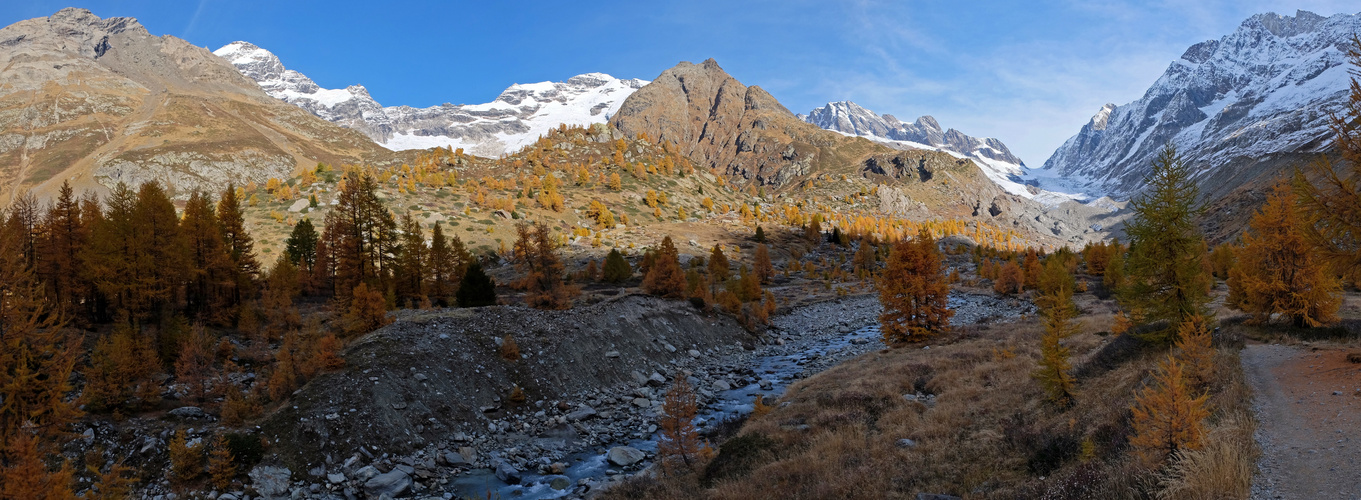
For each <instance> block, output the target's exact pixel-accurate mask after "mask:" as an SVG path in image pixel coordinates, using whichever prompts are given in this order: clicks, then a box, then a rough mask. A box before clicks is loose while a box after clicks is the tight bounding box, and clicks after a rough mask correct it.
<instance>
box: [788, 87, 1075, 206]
mask: <svg viewBox="0 0 1361 500" xmlns="http://www.w3.org/2000/svg"><path fill="white" fill-rule="evenodd" d="M798 116H799V118H801V119H803V121H806V122H808V123H811V124H813V125H817V126H818V127H821V128H823V129H826V130H831V131H833V132H838V133H841V134H845V135H849V136H860V137H864V138H866V139H870V140H872V141H875V142H878V143H881V144H884V145H886V146H889V147H892V148H895V149H929V150H934V151H941V152H944V153H948V154H950V155H951V156H954V157H956V158H967V159H969V160H973V162H974V164H976V165H978V167H979V169H980V170H982V171H983V174H984V175H986V176H987V177H988V179H989V180H992V181H993V183H995V184H997V186H998V187H1001V188H1002V189H1003V190H1004V191H1006V192H1008V193H1011V194H1014V195H1017V196H1021V197H1025V198H1030V199H1033V200H1035V201H1038V202H1040V203H1042V204H1044V205H1046V206H1055V205H1058V204H1059V203H1062V202H1064V201H1068V200H1076V201H1083V200H1086V199H1088V198H1089V196H1087V195H1085V194H1082V193H1081V192H1080V191H1074V190H1072V189H1070V187H1069V186H1067V185H1066V184H1064V183H1063V182H1062V181H1061V180H1059V179H1054V178H1052V177H1051V176H1046V175H1042V174H1044V172H1036V171H1034V170H1031V169H1030V168H1028V167H1026V165H1025V162H1023V161H1021V159H1020V158H1017V157H1016V155H1013V154H1011V150H1009V149H1007V146H1006V145H1005V144H1002V141H999V140H997V139H994V138H991V137H985V138H982V139H979V138H975V137H972V136H969V135H967V134H965V133H963V132H960V131H958V130H955V129H953V128H952V129H949V130H942V129H941V127H940V123H938V122H936V119H935V118H933V117H931V116H922V117H920V118H917V121H915V122H913V123H906V122H903V121H900V120H898V119H897V118H896V117H894V116H893V115H887V114H886V115H878V114H875V113H874V112H873V111H870V110H868V109H865V108H864V107H862V106H860V105H858V104H856V103H853V102H850V101H838V102H829V103H827V105H826V106H823V107H821V108H818V109H815V110H813V111H811V112H809V113H808V114H807V115H798ZM1035 174H1041V175H1038V176H1037V175H1035ZM1070 191H1071V192H1070Z"/></svg>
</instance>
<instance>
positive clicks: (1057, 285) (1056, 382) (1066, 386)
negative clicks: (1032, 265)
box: [1032, 259, 1078, 407]
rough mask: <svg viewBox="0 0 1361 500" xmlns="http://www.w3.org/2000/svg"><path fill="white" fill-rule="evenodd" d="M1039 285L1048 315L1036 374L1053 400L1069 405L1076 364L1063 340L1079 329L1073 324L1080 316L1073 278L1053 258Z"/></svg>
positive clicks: (1041, 312) (1062, 404)
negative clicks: (1072, 372) (1076, 317)
mask: <svg viewBox="0 0 1361 500" xmlns="http://www.w3.org/2000/svg"><path fill="white" fill-rule="evenodd" d="M1038 284H1039V288H1040V290H1041V291H1042V294H1043V295H1041V296H1040V297H1039V298H1038V299H1036V301H1035V302H1036V304H1038V305H1039V306H1040V307H1041V310H1040V314H1042V315H1043V316H1044V335H1043V336H1041V337H1040V367H1039V369H1037V370H1035V372H1034V373H1033V374H1032V376H1034V377H1035V379H1036V380H1037V381H1039V383H1040V386H1042V387H1044V390H1045V392H1046V393H1048V394H1049V399H1050V401H1053V402H1054V403H1055V404H1058V405H1059V406H1062V407H1067V406H1068V405H1070V404H1072V402H1073V397H1074V386H1075V385H1076V382H1075V381H1074V379H1073V375H1072V374H1070V373H1069V370H1071V369H1072V368H1073V365H1072V363H1071V362H1070V361H1069V359H1068V354H1069V353H1068V347H1066V346H1064V345H1063V344H1062V341H1063V339H1065V338H1068V337H1069V336H1071V335H1073V334H1074V333H1077V331H1078V330H1077V325H1075V324H1074V323H1073V318H1074V317H1075V316H1077V309H1076V307H1075V306H1074V305H1073V289H1074V286H1073V277H1072V275H1070V274H1068V271H1067V270H1066V269H1065V268H1064V266H1063V264H1062V263H1061V262H1059V261H1057V260H1054V259H1050V260H1048V261H1046V262H1045V264H1044V270H1043V271H1042V272H1041V275H1040V277H1039V279H1038Z"/></svg>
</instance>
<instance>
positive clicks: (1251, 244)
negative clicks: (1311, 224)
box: [1229, 184, 1342, 327]
mask: <svg viewBox="0 0 1361 500" xmlns="http://www.w3.org/2000/svg"><path fill="white" fill-rule="evenodd" d="M1305 228H1306V222H1305V220H1304V218H1303V217H1301V214H1300V211H1299V209H1298V206H1297V205H1296V202H1295V196H1294V195H1293V194H1292V193H1291V192H1290V189H1289V187H1288V186H1286V185H1285V184H1277V185H1276V186H1275V187H1274V188H1273V189H1272V191H1271V195H1270V196H1268V197H1267V202H1266V204H1265V205H1263V206H1262V208H1261V209H1260V210H1258V212H1257V215H1255V216H1253V218H1252V222H1251V223H1249V230H1248V231H1247V233H1245V234H1244V235H1243V248H1242V249H1241V250H1239V251H1238V252H1237V253H1238V263H1237V265H1236V266H1234V268H1233V270H1232V271H1231V272H1230V279H1229V288H1230V289H1231V290H1230V294H1229V295H1230V296H1231V297H1232V298H1233V302H1234V303H1235V305H1237V306H1238V307H1239V308H1241V309H1242V310H1243V311H1244V312H1247V313H1251V314H1254V315H1256V320H1257V321H1263V322H1264V321H1266V320H1267V319H1268V318H1270V316H1271V315H1272V314H1278V313H1279V314H1280V315H1282V316H1284V317H1287V318H1290V321H1291V323H1293V324H1294V325H1295V326H1297V327H1315V326H1319V325H1321V324H1324V323H1328V322H1331V321H1335V320H1336V319H1337V310H1338V308H1339V307H1340V306H1341V305H1342V286H1341V283H1340V282H1339V281H1338V279H1337V277H1336V276H1335V275H1334V274H1333V272H1332V271H1331V270H1330V269H1329V266H1328V265H1327V264H1326V263H1325V262H1324V260H1323V259H1322V258H1320V256H1319V255H1317V253H1316V252H1315V250H1314V248H1313V245H1311V244H1310V242H1309V241H1308V239H1307V237H1306V235H1305Z"/></svg>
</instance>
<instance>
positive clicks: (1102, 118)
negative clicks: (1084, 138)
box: [1088, 103, 1115, 130]
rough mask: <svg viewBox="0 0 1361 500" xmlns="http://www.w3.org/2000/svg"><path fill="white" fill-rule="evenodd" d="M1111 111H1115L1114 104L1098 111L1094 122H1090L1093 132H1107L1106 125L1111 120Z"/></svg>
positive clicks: (1093, 118)
mask: <svg viewBox="0 0 1361 500" xmlns="http://www.w3.org/2000/svg"><path fill="white" fill-rule="evenodd" d="M1111 111H1115V105H1114V104H1111V103H1106V105H1105V106H1102V107H1101V111H1097V112H1096V114H1095V115H1093V116H1092V121H1090V122H1088V124H1089V125H1091V127H1092V130H1106V123H1107V122H1108V121H1109V120H1110V119H1111Z"/></svg>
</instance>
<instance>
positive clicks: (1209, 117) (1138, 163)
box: [1043, 11, 1361, 198]
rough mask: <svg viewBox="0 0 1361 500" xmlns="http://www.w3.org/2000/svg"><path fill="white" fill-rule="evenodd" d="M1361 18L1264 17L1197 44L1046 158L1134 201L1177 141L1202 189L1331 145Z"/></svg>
mask: <svg viewBox="0 0 1361 500" xmlns="http://www.w3.org/2000/svg"><path fill="white" fill-rule="evenodd" d="M1357 32H1361V15H1349V14H1337V15H1334V16H1331V17H1323V16H1320V15H1317V14H1314V13H1312V12H1306V11H1298V12H1296V13H1295V16H1294V17H1290V16H1281V15H1277V14H1271V13H1267V14H1258V15H1255V16H1252V17H1250V18H1248V19H1247V20H1246V21H1243V23H1242V24H1241V25H1240V26H1239V27H1238V29H1237V30H1235V31H1234V32H1233V33H1231V34H1229V35H1226V36H1224V37H1223V38H1220V39H1218V40H1208V41H1205V42H1201V43H1198V44H1195V45H1192V46H1191V47H1190V48H1188V49H1187V50H1186V52H1185V53H1184V54H1182V56H1181V57H1180V58H1179V59H1177V60H1175V61H1173V62H1172V64H1170V65H1169V66H1168V68H1167V71H1166V72H1164V73H1163V75H1162V77H1161V78H1158V81H1156V82H1154V83H1153V86H1151V87H1149V89H1148V91H1147V92H1146V93H1145V94H1144V96H1143V97H1142V98H1140V99H1139V100H1137V101H1134V102H1131V103H1129V104H1125V105H1122V106H1115V105H1111V104H1107V105H1106V106H1105V107H1104V108H1102V109H1101V111H1100V112H1098V113H1097V115H1096V116H1094V117H1093V118H1092V121H1091V122H1089V123H1088V124H1087V125H1085V126H1083V127H1082V129H1081V131H1079V132H1078V134H1077V135H1075V136H1073V137H1072V138H1070V139H1068V141H1067V142H1065V143H1064V144H1063V145H1062V146H1060V147H1059V148H1058V150H1056V151H1054V154H1053V156H1051V157H1050V158H1049V160H1048V161H1046V162H1045V163H1044V167H1043V171H1044V172H1046V173H1047V174H1048V175H1051V176H1054V177H1058V178H1065V179H1068V180H1069V182H1071V183H1073V184H1077V185H1081V186H1084V187H1085V189H1088V190H1089V192H1091V191H1099V192H1105V193H1108V194H1110V195H1112V196H1116V197H1121V198H1125V197H1129V196H1130V195H1132V194H1135V193H1137V192H1138V190H1139V189H1140V188H1141V187H1142V184H1143V178H1144V176H1145V175H1146V174H1147V173H1148V170H1149V168H1150V167H1149V165H1150V161H1151V159H1152V158H1153V156H1154V155H1155V154H1157V152H1158V150H1159V149H1161V148H1162V147H1163V145H1164V144H1167V143H1169V142H1170V143H1172V144H1173V145H1175V146H1176V147H1177V150H1178V152H1179V153H1181V154H1182V156H1183V158H1184V159H1185V160H1186V162H1187V164H1188V165H1190V166H1191V167H1192V168H1193V169H1194V170H1195V175H1196V176H1197V179H1199V180H1200V182H1201V184H1202V188H1207V187H1208V188H1212V189H1220V190H1222V188H1224V187H1225V185H1226V186H1228V187H1232V186H1233V185H1234V182H1236V181H1239V180H1241V179H1242V176H1240V175H1238V174H1239V173H1240V171H1244V169H1247V168H1250V166H1251V165H1252V164H1253V163H1254V162H1259V161H1266V160H1269V159H1270V158H1271V157H1272V156H1274V155H1279V154H1282V153H1312V152H1316V151H1318V150H1320V149H1322V148H1325V147H1327V145H1328V138H1329V137H1330V132H1329V129H1328V115H1329V113H1330V112H1336V111H1338V110H1340V109H1341V107H1342V106H1343V104H1344V103H1345V102H1346V101H1347V89H1348V85H1349V81H1350V75H1349V74H1348V69H1349V68H1350V65H1349V64H1348V63H1347V58H1346V53H1345V49H1346V47H1348V46H1349V44H1350V40H1351V37H1352V36H1353V34H1355V33H1357Z"/></svg>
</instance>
